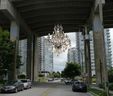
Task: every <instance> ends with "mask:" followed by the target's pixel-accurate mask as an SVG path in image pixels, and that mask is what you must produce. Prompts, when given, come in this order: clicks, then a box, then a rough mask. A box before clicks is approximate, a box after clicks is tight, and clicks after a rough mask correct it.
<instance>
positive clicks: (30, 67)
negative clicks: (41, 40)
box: [26, 33, 33, 80]
mask: <svg viewBox="0 0 113 96" xmlns="http://www.w3.org/2000/svg"><path fill="white" fill-rule="evenodd" d="M26 67H27V68H26V69H27V70H26V71H27V72H26V73H27V78H28V79H30V80H32V78H33V77H32V73H33V34H32V33H28V34H27V64H26Z"/></svg>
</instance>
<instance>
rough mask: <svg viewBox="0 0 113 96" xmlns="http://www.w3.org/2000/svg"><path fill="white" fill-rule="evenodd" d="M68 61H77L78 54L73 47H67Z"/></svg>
mask: <svg viewBox="0 0 113 96" xmlns="http://www.w3.org/2000/svg"><path fill="white" fill-rule="evenodd" d="M68 62H76V63H78V62H79V61H78V55H77V50H76V48H75V47H73V48H70V49H68Z"/></svg>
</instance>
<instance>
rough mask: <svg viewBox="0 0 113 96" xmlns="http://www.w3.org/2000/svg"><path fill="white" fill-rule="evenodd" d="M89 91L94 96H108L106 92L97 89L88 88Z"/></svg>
mask: <svg viewBox="0 0 113 96" xmlns="http://www.w3.org/2000/svg"><path fill="white" fill-rule="evenodd" d="M88 91H89V92H90V93H91V94H92V95H93V96H107V95H106V92H105V91H102V90H98V89H95V88H88ZM110 96H113V94H110Z"/></svg>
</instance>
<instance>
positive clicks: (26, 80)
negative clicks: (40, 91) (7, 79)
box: [21, 79, 32, 89]
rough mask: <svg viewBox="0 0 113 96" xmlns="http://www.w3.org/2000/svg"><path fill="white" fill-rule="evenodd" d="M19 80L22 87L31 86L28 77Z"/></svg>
mask: <svg viewBox="0 0 113 96" xmlns="http://www.w3.org/2000/svg"><path fill="white" fill-rule="evenodd" d="M21 82H22V83H23V85H24V89H28V88H31V87H32V82H31V80H29V79H21Z"/></svg>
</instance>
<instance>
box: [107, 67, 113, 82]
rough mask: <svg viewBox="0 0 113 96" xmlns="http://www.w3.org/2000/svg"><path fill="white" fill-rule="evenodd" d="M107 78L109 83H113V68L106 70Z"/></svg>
mask: <svg viewBox="0 0 113 96" xmlns="http://www.w3.org/2000/svg"><path fill="white" fill-rule="evenodd" d="M108 80H109V82H110V83H113V68H110V69H109V70H108Z"/></svg>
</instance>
